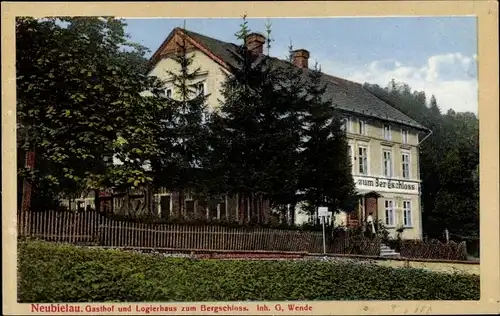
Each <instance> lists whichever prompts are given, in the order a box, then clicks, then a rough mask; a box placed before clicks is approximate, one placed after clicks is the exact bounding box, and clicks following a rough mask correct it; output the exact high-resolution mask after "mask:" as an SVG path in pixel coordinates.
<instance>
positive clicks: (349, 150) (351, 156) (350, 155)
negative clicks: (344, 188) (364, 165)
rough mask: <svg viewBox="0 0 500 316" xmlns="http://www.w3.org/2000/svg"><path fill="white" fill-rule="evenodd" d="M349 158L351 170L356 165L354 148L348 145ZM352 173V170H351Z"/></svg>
mask: <svg viewBox="0 0 500 316" xmlns="http://www.w3.org/2000/svg"><path fill="white" fill-rule="evenodd" d="M347 157H348V159H349V162H350V163H351V169H352V167H353V166H354V163H353V161H352V160H353V158H354V157H353V155H352V146H351V145H347ZM351 172H352V170H351Z"/></svg>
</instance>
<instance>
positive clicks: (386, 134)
mask: <svg viewBox="0 0 500 316" xmlns="http://www.w3.org/2000/svg"><path fill="white" fill-rule="evenodd" d="M384 139H385V140H391V127H390V126H389V125H387V124H385V125H384Z"/></svg>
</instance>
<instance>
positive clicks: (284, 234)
mask: <svg viewBox="0 0 500 316" xmlns="http://www.w3.org/2000/svg"><path fill="white" fill-rule="evenodd" d="M18 236H22V237H35V238H39V239H44V240H48V241H56V242H69V243H75V244H94V245H98V246H108V247H136V248H158V249H162V248H163V249H193V250H269V251H302V252H316V253H319V252H322V251H323V248H322V234H321V233H320V232H311V231H294V230H280V229H272V228H231V227H225V226H216V225H212V226H211V225H200V226H196V225H183V224H147V223H139V222H126V221H117V220H114V219H111V218H109V217H106V216H104V215H102V214H99V213H96V212H93V211H88V212H80V213H74V212H55V211H45V212H24V213H22V212H19V213H18Z"/></svg>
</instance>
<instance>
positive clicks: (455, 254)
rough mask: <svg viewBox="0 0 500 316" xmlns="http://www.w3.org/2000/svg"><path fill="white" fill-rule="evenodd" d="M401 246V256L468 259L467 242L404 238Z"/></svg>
mask: <svg viewBox="0 0 500 316" xmlns="http://www.w3.org/2000/svg"><path fill="white" fill-rule="evenodd" d="M399 247H400V254H401V256H402V257H405V258H416V259H444V260H460V261H466V260H467V249H466V245H465V242H461V243H456V242H453V241H450V242H449V243H442V242H440V241H438V240H435V239H432V240H430V241H422V240H411V239H407V240H402V241H401V242H400V245H399Z"/></svg>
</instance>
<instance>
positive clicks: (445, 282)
mask: <svg viewBox="0 0 500 316" xmlns="http://www.w3.org/2000/svg"><path fill="white" fill-rule="evenodd" d="M18 273H19V277H18V279H19V280H20V281H19V284H18V295H19V297H18V301H19V302H23V303H27V302H38V303H49V302H112V301H113V302H120V301H122V302H123V301H125V302H140V301H142V302H144V301H147V302H154V301H157V302H160V301H162V302H166V301H177V302H181V301H245V300H250V301H254V300H255V301H257V300H258V301H270V300H478V299H479V276H474V275H465V274H446V273H435V272H429V271H425V270H418V269H410V268H400V269H394V268H388V267H381V266H377V265H371V264H370V265H368V264H353V263H339V262H328V261H309V260H307V261H246V260H245V261H236V260H234V261H233V260H193V259H186V258H167V257H163V256H158V255H147V254H138V253H132V252H124V251H119V250H99V249H87V248H80V247H76V246H72V245H58V244H52V243H48V242H42V241H20V242H19V243H18Z"/></svg>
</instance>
